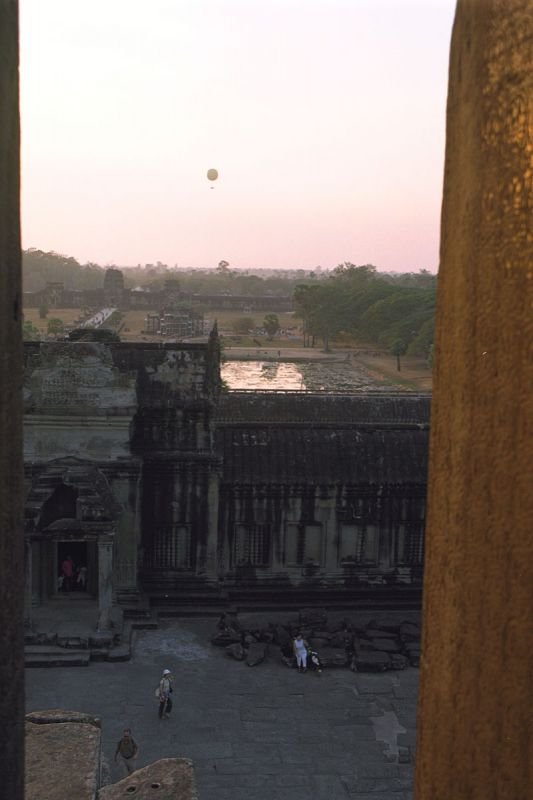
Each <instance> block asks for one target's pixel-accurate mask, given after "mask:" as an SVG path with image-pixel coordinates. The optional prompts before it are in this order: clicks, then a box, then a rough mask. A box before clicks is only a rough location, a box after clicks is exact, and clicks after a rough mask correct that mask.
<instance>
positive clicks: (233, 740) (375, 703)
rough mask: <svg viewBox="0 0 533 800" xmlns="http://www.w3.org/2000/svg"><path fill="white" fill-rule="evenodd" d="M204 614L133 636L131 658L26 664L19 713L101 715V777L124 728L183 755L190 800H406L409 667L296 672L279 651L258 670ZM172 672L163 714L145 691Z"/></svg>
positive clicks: (146, 758)
mask: <svg viewBox="0 0 533 800" xmlns="http://www.w3.org/2000/svg"><path fill="white" fill-rule="evenodd" d="M213 629H214V621H213V620H198V619H195V620H179V621H172V622H168V623H164V624H163V625H162V627H160V629H159V630H156V631H140V632H138V633H137V638H136V643H135V650H134V657H133V659H132V660H131V661H130V662H125V663H119V664H109V663H105V662H104V663H95V664H91V666H89V667H85V668H84V667H74V668H69V669H29V670H27V671H26V693H27V710H28V711H30V710H31V711H33V710H38V709H48V708H58V707H59V708H64V709H68V710H78V711H84V712H88V713H92V714H96V715H98V716H100V717H101V718H102V725H103V749H104V755H105V757H106V759H107V760H108V761H109V762H110V763H111V767H110V769H111V780H113V781H114V780H118V779H119V777H120V775H119V773H118V770H117V768H116V766H115V765H113V764H112V759H113V754H114V749H115V746H116V742H117V740H118V739H119V738H120V736H121V734H122V729H123V727H125V726H129V727H131V729H132V732H133V735H134V737H135V739H136V740H137V741H138V743H139V745H140V748H141V752H140V756H139V759H138V766H144V765H145V764H148V763H150V762H152V761H156V760H157V759H158V758H163V757H169V756H187V757H190V758H192V759H193V761H194V765H195V770H196V779H197V783H198V788H199V795H200V800H230V798H231V800H241V799H242V800H304V798H305V800H341V798H342V799H343V800H345V799H346V798H351V799H352V800H408V798H409V799H410V798H411V797H412V789H411V786H412V766H411V765H410V764H399V763H397V761H398V759H397V752H398V751H397V740H396V736H397V734H398V733H403V732H404V731H406V732H407V733H408V734H409V735H410V736H411V737H414V729H415V704H416V689H417V679H418V670H415V669H408V670H405V671H403V672H394V673H392V672H390V673H385V674H381V675H369V674H364V675H363V674H354V673H352V672H350V671H349V670H344V669H343V670H330V671H324V672H323V674H322V675H321V676H318V675H317V674H315V673H307V674H305V675H300V674H299V673H297V672H296V670H290V669H287V667H285V666H284V665H283V664H282V663H281V662H279V661H278V660H277V655H276V656H275V657H272V658H271V659H270V660H269V661H267V662H264V663H263V664H261V665H259V666H256V667H247V666H246V665H244V664H241V663H238V662H235V661H232V660H230V659H228V658H227V657H226V655H225V654H224V652H223V651H222V650H219V649H218V648H214V647H213V646H211V645H210V644H209V636H210V634H211V633H212V631H213ZM164 668H168V669H171V670H172V671H173V674H174V694H173V699H174V704H175V706H174V709H173V712H172V716H171V719H169V720H161V721H160V720H159V719H158V716H157V700H156V698H155V696H154V691H155V688H156V686H157V684H158V681H159V677H160V674H161V672H162V670H163V669H164Z"/></svg>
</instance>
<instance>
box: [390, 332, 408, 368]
mask: <svg viewBox="0 0 533 800" xmlns="http://www.w3.org/2000/svg"><path fill="white" fill-rule="evenodd" d="M406 351H407V345H406V344H405V342H404V341H403V339H396V341H395V342H393V344H392V347H391V353H392V355H393V356H396V366H397V367H398V372H400V371H401V369H402V368H401V365H400V356H404V355H405V353H406Z"/></svg>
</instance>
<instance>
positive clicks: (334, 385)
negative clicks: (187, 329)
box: [222, 361, 387, 392]
mask: <svg viewBox="0 0 533 800" xmlns="http://www.w3.org/2000/svg"><path fill="white" fill-rule="evenodd" d="M222 378H223V379H224V381H225V382H226V384H227V386H228V388H229V389H270V390H275V389H280V390H282V389H292V390H300V391H301V390H305V389H307V390H309V391H314V392H317V391H338V392H339V391H340V392H353V391H357V390H359V389H372V390H376V389H383V390H386V388H387V387H386V386H383V385H379V384H377V383H376V382H375V381H374V380H372V378H371V377H370V376H369V375H368V374H367V373H366V372H365V370H364V369H363V368H362V367H360V366H359V365H355V364H353V363H347V362H345V361H320V362H313V361H307V362H302V363H301V364H299V363H296V362H285V361H284V362H277V361H227V362H226V363H225V364H223V365H222Z"/></svg>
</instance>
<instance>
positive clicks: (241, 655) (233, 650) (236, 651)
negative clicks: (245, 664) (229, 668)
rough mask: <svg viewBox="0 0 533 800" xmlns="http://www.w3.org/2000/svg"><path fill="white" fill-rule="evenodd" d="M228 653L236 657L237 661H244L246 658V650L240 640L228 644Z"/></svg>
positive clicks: (231, 656)
mask: <svg viewBox="0 0 533 800" xmlns="http://www.w3.org/2000/svg"><path fill="white" fill-rule="evenodd" d="M226 653H227V655H228V656H230V658H234V659H235V660H236V661H244V659H245V658H246V650H245V649H244V647H243V646H242V644H240V642H236V643H235V644H228V646H227V647H226Z"/></svg>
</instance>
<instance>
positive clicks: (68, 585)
mask: <svg viewBox="0 0 533 800" xmlns="http://www.w3.org/2000/svg"><path fill="white" fill-rule="evenodd" d="M58 588H59V590H60V591H62V592H71V591H72V590H73V589H78V590H80V591H82V592H84V591H85V590H86V588H87V567H86V566H85V565H80V566H78V567H77V566H76V565H75V564H74V561H73V559H72V556H67V557H66V558H64V559H63V561H62V562H61V574H60V576H59V578H58Z"/></svg>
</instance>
